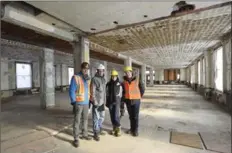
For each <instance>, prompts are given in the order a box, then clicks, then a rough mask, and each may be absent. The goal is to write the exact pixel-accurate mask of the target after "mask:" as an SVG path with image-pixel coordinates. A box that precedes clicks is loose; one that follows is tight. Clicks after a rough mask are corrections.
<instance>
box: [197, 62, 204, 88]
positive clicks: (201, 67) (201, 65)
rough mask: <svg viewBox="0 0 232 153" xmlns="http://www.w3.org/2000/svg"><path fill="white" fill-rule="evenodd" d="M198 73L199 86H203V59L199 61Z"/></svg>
mask: <svg viewBox="0 0 232 153" xmlns="http://www.w3.org/2000/svg"><path fill="white" fill-rule="evenodd" d="M200 73H201V74H200V82H199V84H200V85H203V77H204V74H203V58H201V59H200ZM198 75H199V74H198Z"/></svg>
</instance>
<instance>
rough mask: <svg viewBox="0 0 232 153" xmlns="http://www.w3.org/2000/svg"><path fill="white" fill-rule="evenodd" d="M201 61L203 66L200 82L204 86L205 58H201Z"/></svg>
mask: <svg viewBox="0 0 232 153" xmlns="http://www.w3.org/2000/svg"><path fill="white" fill-rule="evenodd" d="M202 62H203V64H202V65H203V67H202V71H203V74H202V75H203V77H202V79H203V80H202V84H203V85H204V86H205V77H206V72H205V58H203V60H202Z"/></svg>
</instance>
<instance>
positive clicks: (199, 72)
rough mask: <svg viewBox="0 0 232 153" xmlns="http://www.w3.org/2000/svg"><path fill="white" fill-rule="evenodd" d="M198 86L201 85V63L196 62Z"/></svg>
mask: <svg viewBox="0 0 232 153" xmlns="http://www.w3.org/2000/svg"><path fill="white" fill-rule="evenodd" d="M197 64H198V67H197V68H198V84H201V75H202V74H201V61H198V63H197Z"/></svg>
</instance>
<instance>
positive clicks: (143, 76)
mask: <svg viewBox="0 0 232 153" xmlns="http://www.w3.org/2000/svg"><path fill="white" fill-rule="evenodd" d="M141 81H142V83H143V84H144V87H146V86H147V82H146V65H145V64H144V65H142V67H141Z"/></svg>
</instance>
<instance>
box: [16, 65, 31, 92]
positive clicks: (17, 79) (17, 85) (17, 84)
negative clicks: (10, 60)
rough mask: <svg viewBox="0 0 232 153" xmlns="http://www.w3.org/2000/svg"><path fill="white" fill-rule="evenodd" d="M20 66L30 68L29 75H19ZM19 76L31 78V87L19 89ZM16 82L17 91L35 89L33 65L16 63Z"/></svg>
mask: <svg viewBox="0 0 232 153" xmlns="http://www.w3.org/2000/svg"><path fill="white" fill-rule="evenodd" d="M20 65H27V66H29V73H30V74H29V75H26V74H23V75H18V73H19V72H18V69H17V68H18V66H20ZM18 76H30V82H29V83H30V85H29V86H26V87H25V86H24V87H19V81H20V80H19V78H18ZM15 82H16V85H15V86H16V90H28V89H32V88H33V71H32V64H31V63H27V62H15Z"/></svg>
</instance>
